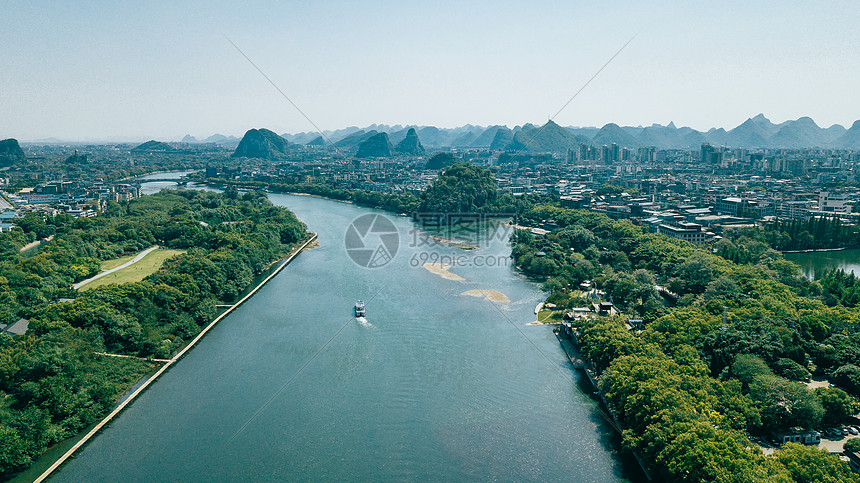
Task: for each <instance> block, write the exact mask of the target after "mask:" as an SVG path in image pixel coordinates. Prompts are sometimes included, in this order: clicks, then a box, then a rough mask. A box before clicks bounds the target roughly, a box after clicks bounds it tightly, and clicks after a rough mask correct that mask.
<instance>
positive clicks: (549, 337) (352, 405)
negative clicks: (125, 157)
mask: <svg viewBox="0 0 860 483" xmlns="http://www.w3.org/2000/svg"><path fill="white" fill-rule="evenodd" d="M270 198H271V200H272V201H273V202H274V203H275V204H277V205H281V206H286V207H288V208H290V209H291V210H293V211H294V212H295V213H296V215H297V216H298V217H299V218H300V219H301V220H303V221H304V222H305V223H307V224H308V226H309V228H310V229H311V230H313V231H316V232H318V234H319V243H320V246H319V247H317V248H313V249H310V250H308V251H306V252H305V253H303V254H302V255H300V256H299V257H297V258H296V259H295V260H294V261H293V263H292V264H291V265H290V266H288V267H287V268H286V269H285V270H284V271H282V272H281V273H280V274H279V275H278V276H276V277H275V278H273V279H272V280H271V281H270V282H269V283H268V284H267V285H266V286H265V287H263V288H262V289H261V290H260V291H259V292H258V293H257V294H256V295H255V296H254V297H253V298H252V299H250V300H249V301H248V302H247V303H246V304H244V305H243V306H241V307H239V308H238V309H237V310H235V311H234V312H233V313H232V314H231V315H229V316H228V317H227V318H225V319H224V320H223V321H221V322H220V323H219V324H218V325H217V326H216V327H215V328H214V329H213V330H212V331H211V332H210V333H209V335H207V337H206V338H204V339H203V340H202V341H201V342H200V343H199V344H198V345H197V346H196V347H195V348H194V349H193V350H192V351H190V352H189V354H188V355H186V356H185V357H184V358H183V360H181V361H180V362H179V363H178V364H176V365H175V366H174V367H173V368H171V369H170V370H169V371H168V372H167V373H166V374H165V375H164V376H162V378H161V379H160V380H159V381H157V382H156V383H155V384H154V385H153V386H152V387H151V388H150V389H148V390H147V391H146V392H145V393H144V394H142V395H141V396H140V397H139V398H138V399H137V400H136V401H135V402H134V403H133V404H132V405H131V406H130V407H129V408H127V409H126V410H125V411H124V412H123V413H122V414H121V415H120V416H119V417H118V418H117V419H116V420H114V421H113V422H112V423H111V425H110V426H109V427H108V428H107V429H105V430H103V431H102V432H101V433H100V434H99V435H98V436H97V437H96V438H95V439H94V440H93V441H91V442H90V443H89V444H88V445H86V446H85V447H84V448H83V450H82V451H81V452H80V453H78V454H77V455H76V457H75V458H73V459H71V460H69V462H68V463H66V464H65V465H64V466H63V467H61V468H60V469H59V470H58V472H57V473H55V474H54V476H53V477H52V480H53V481H118V480H122V481H147V482H149V481H168V480H169V481H247V480H253V481H260V480H263V481H288V480H289V481H295V480H305V481H318V480H348V481H356V480H357V481H462V480H496V481H601V482H603V481H620V480H623V479H624V478H634V479H635V478H638V477H637V476H635V471H634V470H630V472H629V473H630V474H633V475H634V476H630V474H628V470H626V469H625V468H630V467H631V465H628V464H623V463H622V462H621V461H620V460H619V459H618V458H617V457H616V456H615V455H614V450H613V444H612V442H611V440H613V439H614V438H613V437H612V436H611V434H610V430H609V429H608V427H607V426H606V425H605V424H604V423H603V422H602V421H601V419H600V417H599V416H598V413H597V412H596V411H595V409H594V402H593V400H592V398H591V397H590V396H588V395H585V394H583V392H582V391H581V390H580V389H579V386H578V385H577V384H576V380H577V377H578V376H577V374H576V373H575V372H574V371H573V370H572V368H571V366H570V363H569V362H568V361H567V359H566V358H565V355H564V353H563V351H562V350H561V348H560V346H559V344H558V341H557V339H556V338H555V336H554V335H553V333H552V331H551V327H549V326H527V325H526V324H527V323H528V322H530V321H532V320H534V319H535V315H534V313H533V309H534V307H535V305H536V304H537V303H538V302H540V301H541V300H542V299H543V297H544V296H545V295H544V294H543V293H542V292H541V291H540V290H539V287H538V286H537V285H536V284H534V283H532V282H529V281H527V280H525V279H523V278H522V277H521V276H520V275H518V274H517V273H516V272H515V271H514V270H512V268H511V267H510V266H509V264H510V259H509V258H508V255H509V253H510V247H509V246H508V244H507V242H506V241H504V240H503V239H504V238H505V237H503V236H494V237H492V238H493V240H491V241H486V240H485V241H484V242H482V243H479V244H478V245H479V248H477V249H474V250H463V249H461V248H456V247H452V246H449V245H447V244H442V245H437V246H432V247H431V246H430V245H432V244H433V239H429V238H426V237H424V236H423V235H418V236H415V233H417V232H415V225H414V224H413V223H412V222H411V220H409V219H407V218H405V217H396V216H392V215H390V214H384V216H385V217H386V218H387V219H388V220H390V221H391V222H392V223H393V226H394V227H396V234H397V236H398V238H399V243H398V245H397V252H396V254H395V255H394V257H393V259H392V260H391V261H390V262H388V263H387V264H385V265H383V266H381V267H379V268H364V267H362V266H359V265H357V264H356V263H354V262H353V261H352V260H351V258H350V256H349V254H348V253H347V250H346V249H345V241H344V240H345V238H344V237H345V233H346V231H347V227H348V226H350V224H351V223H352V222H353V220H356V219H357V218H358V217H360V216H362V215H368V214H383V213H382V212H378V211H374V210H368V209H364V208H359V207H356V206H353V205H350V204H345V203H338V202H333V201H328V200H322V199H318V198H312V197H308V196H294V195H279V194H272V195H270ZM380 221H382V220H380ZM496 228H498V226H496ZM387 234H388V235H392V234H394V233H393V232H391V231H390V230H389V232H388V233H387ZM437 235H441V236H443V237H449V236H454V237H456V236H460V235H462V234H457V233H455V234H453V235H452V234H448V233H437ZM390 239H391V237H389V238H388V240H389V241H390ZM365 240H371V239H365ZM376 240H377V241H376V243H377V244H379V240H380V239H376ZM373 243H374V242H373V241H371V242H370V246H375V245H373ZM386 246H389V247H390V245H386ZM434 254H435V255H434ZM436 257H450V258H454V257H457V259H458V260H459V261H460V262H461V264H460V265H458V266H455V267H452V268H451V269H450V272H451V273H453V274H456V275H458V276H460V277H462V280H452V279H448V278H443V277H442V276H440V275H439V274H437V273H433V272H431V271H430V270H427V269H425V268H424V267H423V266H422V264H423V262H424V261H425V260H427V261H431V262H432V261H445V260H439V259H437V258H436ZM477 265H481V266H477ZM487 265H492V266H487ZM451 278H454V277H451ZM469 290H491V291H497V292H499V293H500V294H503V295H504V296H505V297H507V298H508V299H509V303H503V302H494V301H490V300H488V299H486V298H482V297H477V296H470V295H463V293H464V292H466V291H469ZM497 295H498V294H497ZM357 299H362V300H364V301H365V302H366V303H367V318H366V320H364V321H363V320H359V319H355V318H354V317H353V314H352V309H353V304H354V302H355V301H356V300H357ZM498 300H503V299H501V298H500V299H498Z"/></svg>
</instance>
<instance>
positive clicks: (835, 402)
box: [814, 387, 860, 426]
mask: <svg viewBox="0 0 860 483" xmlns="http://www.w3.org/2000/svg"><path fill="white" fill-rule="evenodd" d="M814 392H815V396H816V397H818V400H819V401H821V406H822V407H823V408H824V417H822V418H821V423H822V424H825V425H827V426H836V425H839V424H842V422H844V421H845V420H846V419H848V418H849V417H851V416H854V415H855V414H857V410H858V409H860V405H858V403H857V400H855V399H854V398H853V397H851V396H850V395H849V394H848V393H847V392H845V391H843V390H842V389H836V388H827V387H817V388H815V391H814Z"/></svg>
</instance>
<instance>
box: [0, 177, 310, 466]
mask: <svg viewBox="0 0 860 483" xmlns="http://www.w3.org/2000/svg"><path fill="white" fill-rule="evenodd" d="M19 225H20V226H21V227H22V228H23V230H13V231H12V232H10V233H3V234H2V235H0V323H9V322H12V321H15V320H17V319H18V318H19V317H25V318H28V319H30V331H29V332H28V333H27V334H26V335H23V336H16V337H12V336H9V335H5V334H3V335H0V391H2V392H0V395H2V397H3V405H2V406H0V475H2V474H8V473H9V472H10V471H12V470H15V469H17V468H20V467H22V466H26V465H27V464H29V462H30V460H31V458H32V457H33V456H35V455H38V454H39V453H40V452H42V451H43V450H44V449H45V448H47V447H48V446H49V445H52V444H54V443H56V442H58V441H60V440H62V439H64V438H67V437H69V436H72V435H74V434H75V433H77V432H78V431H80V430H81V429H82V428H84V427H86V426H88V425H89V424H92V423H93V422H95V421H97V420H98V419H100V418H101V417H102V416H103V415H104V414H106V413H107V412H108V411H109V410H110V409H111V408H112V407H113V405H114V404H115V403H116V398H117V397H118V396H119V395H120V394H122V393H123V392H124V391H126V390H127V389H128V388H129V387H130V386H131V385H132V384H133V383H134V382H136V381H137V379H139V378H140V377H141V376H142V375H143V374H145V373H147V372H149V371H150V370H151V368H152V366H151V363H147V362H146V361H145V360H137V359H121V358H114V357H104V356H101V355H98V354H96V353H97V352H109V353H118V354H127V355H134V356H140V357H144V358H146V357H154V358H168V357H170V356H171V354H173V353H174V352H175V351H176V350H177V349H178V348H179V347H181V346H182V345H183V344H184V343H185V342H186V341H189V340H190V339H191V338H193V337H194V336H195V335H196V334H197V333H198V332H199V331H200V330H201V328H202V326H204V325H205V324H206V323H208V322H209V321H211V320H212V319H213V318H214V316H215V305H216V304H217V303H230V302H232V301H233V300H234V299H235V298H236V297H237V296H238V295H239V293H240V292H241V291H242V290H243V289H245V288H246V286H247V285H249V284H250V282H251V281H252V278H253V277H254V276H255V275H256V274H258V273H260V272H261V271H263V270H264V269H265V268H266V267H268V266H269V265H270V264H271V262H273V261H275V260H278V259H279V258H281V257H283V256H284V255H285V254H286V253H288V252H289V250H290V249H291V248H292V247H293V246H295V245H296V244H297V243H298V242H299V241H301V240H303V239H304V238H305V237H306V236H307V234H306V227H305V225H304V224H303V223H301V222H300V221H299V220H297V219H296V217H295V216H294V215H293V214H292V213H291V212H290V211H288V210H286V209H284V208H279V207H275V206H273V205H272V204H271V203H270V202H269V200H268V199H267V198H266V196H265V194H263V193H259V192H250V193H247V194H245V195H242V196H238V195H237V194H236V192H235V190H232V192H228V193H227V194H215V193H208V192H202V191H172V192H166V191H165V192H162V193H160V194H157V195H152V196H145V197H142V198H139V199H135V200H132V201H128V202H123V203H109V205H108V207H107V209H106V210H105V211H104V212H103V213H101V214H100V215H99V216H98V217H96V218H78V219H74V218H71V217H69V216H67V215H58V216H56V217H54V218H49V219H48V220H47V221H45V220H44V219H43V218H42V217H41V216H39V215H37V214H35V213H34V214H30V215H27V217H26V218H25V219H24V220H22V222H21V223H19ZM48 235H55V237H54V239H53V241H51V242H50V243H48V244H47V245H45V246H43V247H42V248H41V250H40V251H39V252H38V253H37V254H35V255H32V256H30V257H25V256H23V255H21V254H20V253H19V249H20V248H21V246H23V245H24V244H25V243H27V242H28V241H31V240H33V239H34V237H36V236H38V237H40V238H41V237H45V236H48ZM155 244H159V245H162V246H166V247H170V248H177V249H185V250H186V251H185V253H183V254H182V255H179V256H176V257H174V258H172V259H170V260H168V261H167V262H166V263H165V265H164V266H163V267H162V269H161V270H160V271H158V272H157V273H155V274H153V275H150V276H149V277H147V278H146V279H144V280H143V281H142V282H138V283H128V284H124V285H106V286H102V287H98V288H95V289H92V290H87V291H82V292H76V291H74V290H73V289H72V288H71V285H72V283H74V282H76V281H79V280H82V279H85V278H87V277H89V276H91V275H93V274H95V273H97V272H98V271H99V268H100V262H101V261H103V260H107V259H111V258H115V257H118V256H120V255H123V254H129V253H135V252H137V251H140V250H142V249H143V248H145V247H148V246H152V245H155ZM60 299H63V301H60Z"/></svg>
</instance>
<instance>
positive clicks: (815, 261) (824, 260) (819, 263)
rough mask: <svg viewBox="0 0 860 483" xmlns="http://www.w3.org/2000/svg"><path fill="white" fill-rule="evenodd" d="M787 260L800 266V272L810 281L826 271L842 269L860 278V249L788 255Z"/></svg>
mask: <svg viewBox="0 0 860 483" xmlns="http://www.w3.org/2000/svg"><path fill="white" fill-rule="evenodd" d="M784 256H785V259H786V260H790V261H792V262H794V263H796V264H798V265H800V270H801V271H802V272H803V274H804V275H805V276H806V277H807V278H809V279H810V280H814V279H815V274H816V273H817V274H819V276H820V275H821V274H822V273H824V272H825V271H826V270H832V269H834V268H841V269H842V270H845V271H846V272H848V273H851V272H854V275H857V276H860V249H857V248H853V249H850V250H838V251H832V252H805V253H786V254H785V255H784Z"/></svg>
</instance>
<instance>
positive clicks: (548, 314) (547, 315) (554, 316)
mask: <svg viewBox="0 0 860 483" xmlns="http://www.w3.org/2000/svg"><path fill="white" fill-rule="evenodd" d="M562 317H564V311H563V310H541V311H540V312H538V322H542V323H544V324H557V323H559V322H561V318H562Z"/></svg>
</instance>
